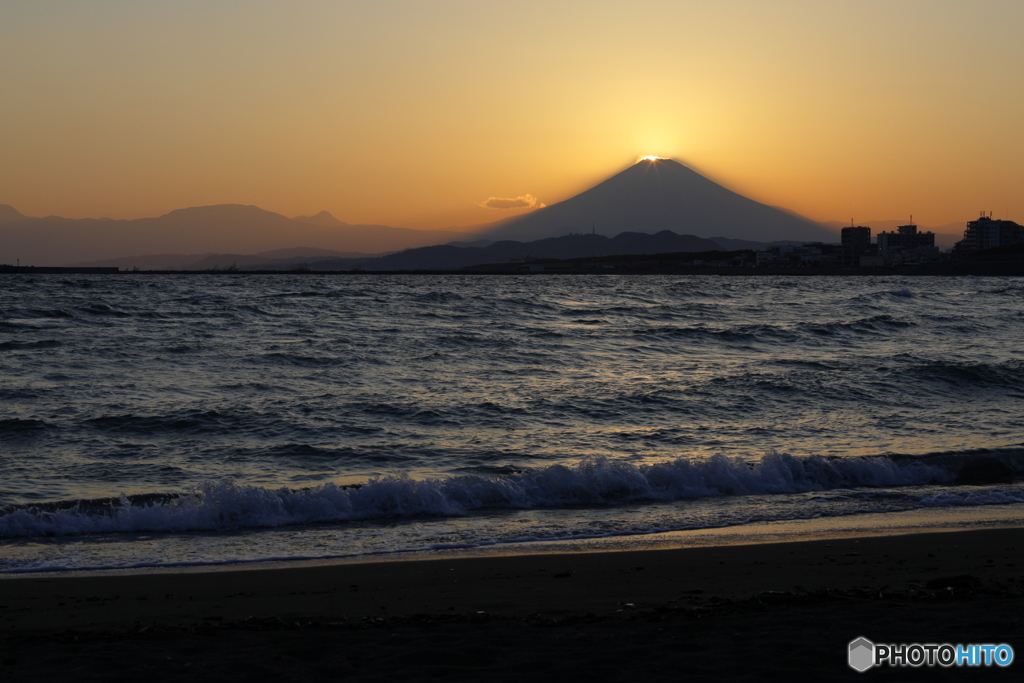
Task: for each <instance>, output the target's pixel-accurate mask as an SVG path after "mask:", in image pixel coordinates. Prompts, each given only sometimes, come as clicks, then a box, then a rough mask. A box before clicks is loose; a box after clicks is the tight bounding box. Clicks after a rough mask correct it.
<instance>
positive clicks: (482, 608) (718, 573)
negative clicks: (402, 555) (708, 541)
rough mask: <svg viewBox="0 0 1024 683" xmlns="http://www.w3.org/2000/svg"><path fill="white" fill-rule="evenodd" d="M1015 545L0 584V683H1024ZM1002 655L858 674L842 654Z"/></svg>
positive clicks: (469, 562) (986, 541)
mask: <svg viewBox="0 0 1024 683" xmlns="http://www.w3.org/2000/svg"><path fill="white" fill-rule="evenodd" d="M1022 598H1024V529H995V530H984V531H964V532H951V533H925V534H916V535H906V536H885V537H872V538H859V539H858V538H844V539H841V540H831V541H802V542H794V543H778V544H772V545H747V546H727V547H701V548H684V549H676V550H652V551H635V552H607V553H581V554H565V555H526V556H510V557H474V558H461V559H439V560H424V561H392V562H384V563H372V564H371V563H361V564H339V565H330V566H303V567H286V568H274V569H247V570H234V571H204V572H195V571H192V572H177V573H169V572H151V573H141V574H129V575H125V574H109V573H108V574H104V573H99V574H96V573H93V574H89V575H77V576H59V577H56V576H52V575H34V576H30V577H19V578H5V579H3V580H0V680H4V681H8V680H9V681H21V680H26V681H28V680H32V681H45V680H61V681H77V680H96V681H121V680H123V681H133V682H138V681H164V680H189V681H193V680H197V681H205V680H210V681H214V680H216V681H225V680H226V681H231V680H271V681H274V680H282V681H283V680H304V681H307V680H309V681H312V680H332V681H333V680H381V681H385V680H389V681H390V680H403V681H408V680H424V679H438V680H465V681H476V680H489V681H505V680H507V681H527V680H531V681H532V680H566V681H572V680H581V681H603V680H623V681H625V680H629V681H647V680H673V681H675V680H786V681H789V680H803V679H807V680H832V679H848V680H855V679H856V680H936V679H938V680H963V679H977V680H981V679H984V680H1006V681H1010V680H1024V627H1022V623H1021V620H1022V618H1024V615H1022V607H1024V599H1022ZM857 636H865V637H867V638H869V639H870V640H873V641H875V642H882V643H887V642H892V643H899V642H922V643H928V642H933V643H945V642H949V643H953V644H956V643H964V644H967V643H1008V644H1010V645H1011V646H1013V648H1014V650H1015V651H1016V652H1017V661H1016V662H1015V663H1014V664H1013V665H1011V666H1010V667H1007V668H1005V669H1000V668H996V667H992V668H978V669H964V668H951V669H948V670H947V669H939V668H935V669H930V668H927V667H923V668H921V669H889V668H884V669H872V670H869V671H868V672H866V673H863V674H858V673H856V672H854V671H853V670H851V669H849V668H848V666H847V664H846V646H847V643H848V642H849V641H850V640H852V639H854V638H856V637H857Z"/></svg>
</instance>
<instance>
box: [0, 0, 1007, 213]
mask: <svg viewBox="0 0 1024 683" xmlns="http://www.w3.org/2000/svg"><path fill="white" fill-rule="evenodd" d="M1021 19H1024V8H1021V7H1020V6H1019V5H1015V4H1011V3H1004V2H981V3H972V4H971V5H970V6H966V5H963V4H962V3H954V2H940V3H935V2H928V3H925V2H901V3H898V4H895V5H894V4H892V3H877V2H865V3H858V4H857V5H856V6H853V7H843V6H832V5H827V6H822V5H820V3H810V2H799V1H790V2H782V3H764V2H753V1H748V2H726V3H720V4H718V5H716V6H715V7H708V6H704V5H697V4H695V3H662V2H645V3H640V4H632V5H630V6H628V7H627V6H626V5H620V4H618V3H608V4H605V5H602V6H601V7H598V8H593V7H589V6H586V5H583V4H582V3H578V2H563V3H556V4H555V5H550V4H545V5H540V4H538V3H530V2H527V3H525V4H521V5H517V6H516V8H515V10H514V11H511V9H510V8H509V7H505V6H503V5H500V4H499V5H492V6H488V7H475V6H473V5H472V4H469V3H461V2H444V3H439V4H432V5H431V6H430V7H417V6H409V5H407V4H405V3H397V2H383V3H378V4H376V5H374V6H373V7H369V6H367V7H361V6H344V7H339V6H335V5H333V4H332V3H324V2H309V3H304V4H302V5H301V6H298V7H293V6H285V5H281V4H279V3H272V2H271V3H262V4H259V5H255V6H254V5H248V4H247V5H242V4H239V3H232V2H222V3H214V4H202V5H199V4H188V3H186V4H181V3H178V4H176V5H175V6H173V7H168V6H162V5H160V4H158V3H150V2H143V3H132V4H126V3H121V2H88V3H48V4H46V5H39V4H37V3H26V2H13V3H10V4H9V5H7V7H5V10H4V21H3V22H0V38H2V40H0V86H2V89H3V92H4V93H5V95H6V97H5V100H6V105H5V107H4V109H3V110H2V111H0V124H2V125H0V143H2V146H3V148H4V149H5V154H4V159H3V160H0V187H2V188H3V195H2V196H0V203H4V204H9V205H11V206H13V207H15V208H16V209H17V210H18V211H20V212H21V213H23V214H25V215H27V216H40V217H42V216H49V215H60V216H66V217H69V218H99V217H110V218H115V219H122V218H123V219H134V218H141V217H153V216H160V215H163V214H165V213H167V212H169V211H172V210H175V209H180V208H183V207H190V206H207V205H216V204H228V203H236V204H244V205H256V206H260V207H261V208H264V209H267V210H269V211H274V212H277V213H280V214H282V215H285V216H298V215H313V214H316V213H317V212H319V211H322V210H326V211H329V212H330V213H331V214H333V215H334V216H335V217H336V218H338V219H339V220H341V221H344V222H347V223H351V224H383V225H390V226H395V227H403V228H413V229H446V228H451V227H459V228H464V227H467V226H475V225H484V224H488V223H492V222H494V221H496V220H499V219H501V218H504V217H508V216H514V215H519V214H522V213H525V212H529V211H532V210H535V209H536V208H538V207H540V206H542V205H549V206H550V205H552V204H555V203H557V202H560V201H563V200H565V199H568V198H569V197H572V196H574V195H575V194H576V193H578V192H580V191H581V190H583V189H585V188H586V187H589V186H590V185H592V184H593V183H594V182H596V181H598V180H600V179H601V178H604V177H608V176H610V175H612V174H613V173H615V172H617V171H619V170H621V169H622V168H625V167H627V166H628V165H630V164H632V163H634V162H635V161H636V160H637V159H639V158H642V157H644V156H647V155H655V156H660V157H667V158H673V159H677V160H679V161H681V162H683V163H685V164H686V165H687V166H690V167H691V168H694V169H695V170H697V171H699V172H700V173H702V174H703V175H706V176H707V177H709V178H711V179H713V180H715V181H716V182H719V183H721V184H723V185H725V186H726V187H729V188H730V189H733V190H735V191H736V192H739V193H741V194H744V195H745V196H748V197H751V198H752V199H754V200H756V201H758V202H761V203H764V204H767V205H770V206H781V207H785V208H786V209H788V210H791V211H793V212H796V213H798V214H800V215H802V216H805V217H807V218H808V219H811V220H814V221H817V222H828V221H843V222H844V223H845V222H846V221H848V220H849V219H850V218H853V219H854V221H855V222H856V223H858V224H860V223H866V222H871V221H878V220H892V219H896V218H897V217H902V216H906V215H909V214H911V213H913V214H914V216H915V220H916V222H918V223H919V224H921V225H923V226H939V225H946V224H950V223H957V222H960V223H962V222H965V221H967V220H971V219H972V218H974V217H976V216H977V215H978V214H979V212H980V211H992V212H993V213H994V215H995V217H997V218H1009V219H1011V220H1012V219H1013V218H1014V217H1015V216H1016V215H1019V213H1020V210H1021V208H1022V207H1019V206H1017V205H1016V204H1015V202H1016V201H1017V199H1018V196H1019V188H1020V187H1021V181H1022V180H1024V169H1021V168H1020V165H1019V164H1017V163H1014V160H1015V159H1019V158H1021V153H1022V152H1024V135H1022V134H1021V133H1020V131H1019V126H1018V125H1017V123H1016V122H1017V121H1019V120H1020V118H1021V115H1022V114H1024V92H1022V90H1021V88H1020V86H1019V85H1017V82H1018V79H1016V78H1015V74H1017V73H1019V72H1020V70H1021V68H1022V67H1024V57H1022V56H1021V55H1020V53H1019V51H1017V50H1015V48H1014V45H1015V44H1016V41H1015V40H1014V39H1013V31H1014V27H1016V26H1019V25H1020V22H1021ZM982 46H983V47H984V49H980V48H981V47H982Z"/></svg>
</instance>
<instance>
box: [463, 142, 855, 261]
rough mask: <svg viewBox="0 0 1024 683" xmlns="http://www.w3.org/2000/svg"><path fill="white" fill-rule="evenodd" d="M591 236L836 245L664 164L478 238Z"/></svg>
mask: <svg viewBox="0 0 1024 683" xmlns="http://www.w3.org/2000/svg"><path fill="white" fill-rule="evenodd" d="M592 229H593V230H594V231H596V232H597V233H598V234H604V235H613V234H618V233H621V232H624V231H633V232H645V233H656V232H660V231H662V230H672V231H675V232H677V233H681V234H682V233H685V234H690V235H698V236H701V237H712V236H720V237H727V238H731V239H743V240H753V241H759V242H772V241H775V240H800V241H807V242H813V241H824V242H833V241H836V235H835V233H833V232H831V231H829V230H828V229H826V228H824V227H823V226H821V225H819V224H817V223H814V222H812V221H809V220H807V219H805V218H801V217H800V216H797V215H795V214H793V213H790V212H787V211H784V210H780V209H777V208H773V207H770V206H766V205H765V204H760V203H758V202H755V201H754V200H752V199H748V198H746V197H744V196H742V195H739V194H737V193H735V192H733V191H732V190H728V189H726V188H724V187H722V186H721V185H718V184H717V183H715V182H713V181H711V180H708V179H707V178H705V177H704V176H702V175H700V174H699V173H697V172H696V171H693V170H691V169H689V168H687V167H686V166H683V165H682V164H680V163H679V162H676V161H672V160H670V159H658V160H651V161H640V162H638V163H636V164H634V165H633V166H630V167H629V168H627V169H626V170H624V171H622V172H621V173H619V174H617V175H614V176H612V177H611V178H609V179H608V180H605V181H604V182H602V183H600V184H598V185H595V186H594V187H592V188H590V189H589V190H587V191H585V192H582V193H580V194H578V195H576V196H575V197H573V198H572V199H567V200H565V201H564V202H559V203H558V204H553V205H551V206H548V207H546V208H543V209H538V210H537V211H534V212H532V213H529V214H526V215H523V216H519V217H516V218H513V219H509V220H508V221H505V222H503V223H502V224H500V225H499V226H497V227H496V228H495V229H493V230H491V231H490V232H487V233H485V234H483V235H481V236H482V237H488V238H491V239H496V240H500V239H514V240H537V239H543V238H546V237H553V236H557V235H564V234H566V233H568V232H591V230H592Z"/></svg>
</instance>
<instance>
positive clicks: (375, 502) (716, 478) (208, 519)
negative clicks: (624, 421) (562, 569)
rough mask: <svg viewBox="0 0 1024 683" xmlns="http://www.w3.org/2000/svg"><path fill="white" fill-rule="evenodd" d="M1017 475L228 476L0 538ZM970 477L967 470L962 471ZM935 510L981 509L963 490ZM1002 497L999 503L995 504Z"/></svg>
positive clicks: (582, 466)
mask: <svg viewBox="0 0 1024 683" xmlns="http://www.w3.org/2000/svg"><path fill="white" fill-rule="evenodd" d="M1021 471H1024V449H1021V450H1007V451H983V452H976V453H967V454H955V453H952V454H935V455H931V456H923V457H914V456H873V457H843V458H835V457H833V458H827V457H822V456H811V457H795V456H790V455H786V454H781V453H769V454H767V455H765V456H764V457H762V458H761V459H760V460H759V461H757V462H753V463H748V462H747V461H744V460H743V459H741V458H729V457H726V456H724V455H717V456H714V457H712V458H709V459H707V460H689V459H685V458H682V459H677V460H672V461H669V462H662V463H654V464H649V465H634V464H631V463H628V462H625V461H621V460H610V459H607V458H603V457H595V458H587V459H584V460H582V461H580V462H579V463H577V464H576V465H574V466H571V467H570V466H565V465H552V466H550V467H545V468H542V469H538V470H533V471H526V472H513V473H509V474H503V475H460V476H453V477H448V478H443V479H426V480H416V479H412V478H410V477H408V476H406V475H403V474H395V475H390V476H385V477H379V478H375V479H372V480H370V481H369V482H367V483H365V484H362V485H357V486H339V485H337V484H333V483H330V484H323V485H320V486H315V487H310V488H303V489H290V488H280V489H268V488H264V487H260V486H252V485H246V484H239V483H235V482H233V481H219V482H204V483H202V484H200V485H199V486H197V487H195V488H194V489H192V490H191V491H189V492H187V493H181V494H149V495H138V496H125V495H122V496H120V497H118V498H111V499H101V500H88V501H62V502H57V503H49V504H29V505H17V506H6V507H4V508H0V537H2V538H24V537H36V536H65V535H78V534H88V533H110V532H142V531H148V532H154V531H164V532H181V531H198V530H220V529H234V528H260V527H280V526H286V525H295V524H309V523H319V522H346V521H356V520H370V519H394V518H407V517H418V516H460V515H466V514H468V513H471V512H472V511H474V510H484V509H495V508H505V509H527V508H547V507H564V506H570V505H614V504H628V503H635V502H642V501H671V500H684V499H692V498H704V497H710V496H746V495H766V494H783V493H805V492H811V491H828V490H835V489H851V488H878V487H896V486H905V487H906V486H923V485H933V484H954V483H957V482H958V480H959V479H960V478H961V477H962V476H964V477H965V478H966V479H967V481H965V482H963V483H994V482H1004V481H1009V480H1011V479H1012V477H1013V475H1014V474H1015V473H1019V472H1021ZM965 473H966V474H965ZM950 495H951V496H953V497H951V498H950V499H949V501H951V502H944V501H943V500H942V499H941V498H936V499H935V501H934V502H933V503H932V504H933V505H943V504H959V505H965V504H978V503H976V502H970V500H969V498H968V497H965V496H966V495H967V494H959V493H954V494H950ZM999 502H1006V501H1004V500H1000V501H999Z"/></svg>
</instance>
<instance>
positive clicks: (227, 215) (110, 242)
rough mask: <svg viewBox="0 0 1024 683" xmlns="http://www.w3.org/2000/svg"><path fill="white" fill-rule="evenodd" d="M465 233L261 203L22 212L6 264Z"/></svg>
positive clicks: (7, 238)
mask: <svg viewBox="0 0 1024 683" xmlns="http://www.w3.org/2000/svg"><path fill="white" fill-rule="evenodd" d="M11 212H13V213H11ZM11 212H5V213H4V215H11V216H13V215H14V214H17V212H16V211H14V210H13V209H11ZM17 215H19V216H20V214H17ZM460 237H465V233H460V232H452V231H446V230H411V229H407V228H393V227H390V226H384V225H349V224H347V223H342V222H341V221H338V220H337V219H335V218H334V217H333V216H331V215H330V214H327V213H326V212H323V213H320V214H318V215H317V216H313V217H312V218H306V220H298V219H293V218H288V217H286V216H282V215H281V214H278V213H274V212H272V211H265V210H263V209H260V208H259V207H256V206H243V205H240V204H219V205H215V206H197V207H191V208H187V209H177V210H175V211H171V212H170V213H167V214H165V215H163V216H159V217H157V218H139V219H136V220H130V221H129V220H112V219H109V218H100V219H92V218H86V219H80V220H74V219H69V218H61V217H58V216H50V217H48V218H27V217H22V218H20V219H17V220H14V221H11V222H6V223H3V224H0V263H7V262H10V263H14V262H15V261H16V260H17V259H20V260H21V263H22V265H36V266H59V265H65V264H69V263H77V264H80V263H83V262H88V263H91V264H94V265H120V262H121V261H123V260H124V259H125V258H128V259H129V260H131V259H138V258H139V257H138V256H133V255H140V254H151V255H164V256H174V255H177V254H183V255H189V254H192V255H199V256H198V258H203V257H204V256H205V255H209V254H241V255H256V254H260V253H262V252H267V251H273V250H279V249H295V248H296V245H300V244H306V245H309V247H311V248H313V249H323V250H329V251H332V252H339V253H346V254H348V253H359V254H381V253H390V252H395V251H399V250H401V249H408V248H413V247H421V246H425V245H428V244H437V243H440V242H449V241H451V240H454V239H458V238H460ZM309 255H310V256H315V255H316V254H309ZM193 260H194V259H193ZM165 261H166V260H165ZM135 265H139V267H140V268H141V267H145V266H143V264H135ZM151 267H152V266H151ZM163 267H180V266H178V265H174V266H171V265H166V266H163Z"/></svg>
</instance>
